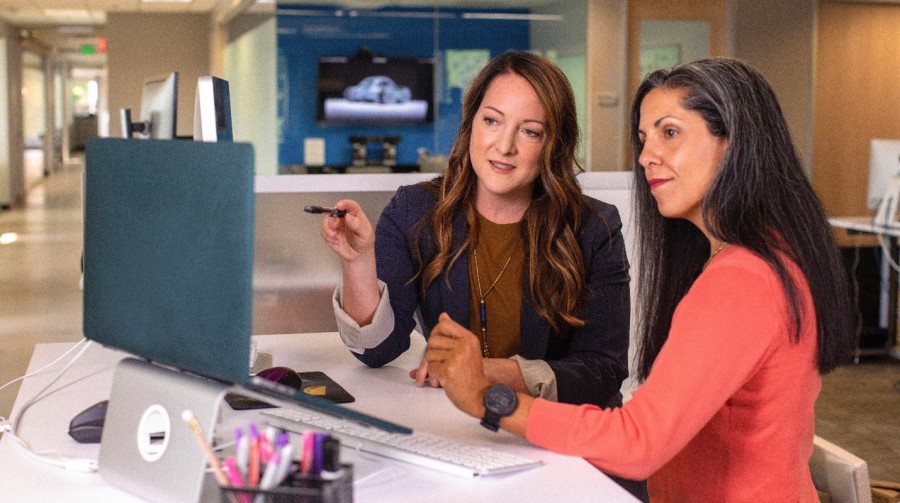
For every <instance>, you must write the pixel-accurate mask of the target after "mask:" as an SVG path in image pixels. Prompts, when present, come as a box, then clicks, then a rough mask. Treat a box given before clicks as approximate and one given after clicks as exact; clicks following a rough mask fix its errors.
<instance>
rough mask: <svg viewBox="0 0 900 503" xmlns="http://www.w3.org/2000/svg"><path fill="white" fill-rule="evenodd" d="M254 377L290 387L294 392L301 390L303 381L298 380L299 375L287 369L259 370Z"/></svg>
mask: <svg viewBox="0 0 900 503" xmlns="http://www.w3.org/2000/svg"><path fill="white" fill-rule="evenodd" d="M256 375H257V376H258V377H262V378H263V379H266V380H268V381H272V382H277V383H278V384H283V385H285V386H290V387H291V388H294V389H296V390H302V389H303V379H301V378H300V374H298V373H297V372H295V371H294V370H293V369H291V368H288V367H271V368H267V369H264V370H260V371H259V372H258V373H257V374H256Z"/></svg>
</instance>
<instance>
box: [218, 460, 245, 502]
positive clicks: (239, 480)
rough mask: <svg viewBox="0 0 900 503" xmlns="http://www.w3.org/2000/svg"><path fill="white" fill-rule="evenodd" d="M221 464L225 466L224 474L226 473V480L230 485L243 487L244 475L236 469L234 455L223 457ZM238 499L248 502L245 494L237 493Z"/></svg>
mask: <svg viewBox="0 0 900 503" xmlns="http://www.w3.org/2000/svg"><path fill="white" fill-rule="evenodd" d="M222 466H223V467H224V468H225V474H226V475H228V480H229V482H230V483H231V485H232V486H234V487H244V477H243V475H241V471H240V470H239V469H238V466H237V460H235V458H234V456H228V457H227V458H225V459H223V460H222ZM238 499H239V500H240V502H241V503H250V498H249V497H248V496H247V495H246V494H239V495H238Z"/></svg>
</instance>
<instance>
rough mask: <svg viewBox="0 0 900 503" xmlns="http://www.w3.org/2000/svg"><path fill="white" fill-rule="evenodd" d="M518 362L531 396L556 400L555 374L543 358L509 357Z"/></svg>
mask: <svg viewBox="0 0 900 503" xmlns="http://www.w3.org/2000/svg"><path fill="white" fill-rule="evenodd" d="M511 359H512V360H515V361H516V363H518V364H519V370H520V371H521V372H522V377H523V378H524V379H525V386H526V387H527V388H528V392H529V393H530V394H531V396H533V397H538V398H545V399H547V400H551V401H553V402H556V401H558V400H559V399H558V398H557V394H556V374H555V373H554V372H553V369H552V368H550V365H549V364H548V363H547V362H545V361H544V360H527V359H525V358H522V357H521V356H519V355H515V356H513V357H512V358H511Z"/></svg>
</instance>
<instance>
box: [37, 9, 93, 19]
mask: <svg viewBox="0 0 900 503" xmlns="http://www.w3.org/2000/svg"><path fill="white" fill-rule="evenodd" d="M41 12H43V13H44V15H45V16H48V17H59V18H66V19H91V11H89V10H85V9H43V10H42V11H41Z"/></svg>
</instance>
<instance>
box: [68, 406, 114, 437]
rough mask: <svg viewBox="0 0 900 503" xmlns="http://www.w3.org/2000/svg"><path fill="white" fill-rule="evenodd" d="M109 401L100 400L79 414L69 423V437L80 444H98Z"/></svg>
mask: <svg viewBox="0 0 900 503" xmlns="http://www.w3.org/2000/svg"><path fill="white" fill-rule="evenodd" d="M107 405H109V400H101V401H99V402H97V403H95V404H94V405H91V406H90V407H88V408H86V409H84V410H83V411H81V412H79V413H78V414H77V415H76V416H75V417H73V418H72V420H71V421H70V422H69V436H70V437H72V438H74V439H75V441H76V442H78V443H80V444H98V443H100V437H101V435H102V433H103V423H104V422H105V421H106V407H107Z"/></svg>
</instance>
